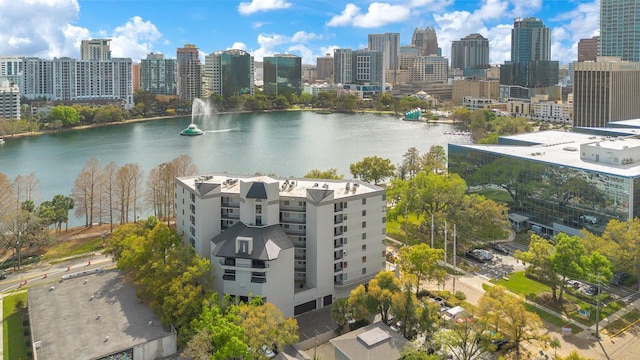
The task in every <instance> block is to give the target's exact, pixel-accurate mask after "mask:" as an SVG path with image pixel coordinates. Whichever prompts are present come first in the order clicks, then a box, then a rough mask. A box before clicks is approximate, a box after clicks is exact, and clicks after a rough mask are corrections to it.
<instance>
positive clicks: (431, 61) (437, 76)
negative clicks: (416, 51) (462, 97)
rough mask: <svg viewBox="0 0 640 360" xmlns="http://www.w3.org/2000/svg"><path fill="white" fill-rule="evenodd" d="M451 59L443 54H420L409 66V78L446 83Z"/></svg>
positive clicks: (418, 80) (411, 79)
mask: <svg viewBox="0 0 640 360" xmlns="http://www.w3.org/2000/svg"><path fill="white" fill-rule="evenodd" d="M448 78H449V59H447V58H445V57H442V56H434V55H432V56H418V57H416V58H415V59H414V62H413V66H411V67H410V68H409V80H410V81H417V82H425V83H446V82H447V80H448Z"/></svg>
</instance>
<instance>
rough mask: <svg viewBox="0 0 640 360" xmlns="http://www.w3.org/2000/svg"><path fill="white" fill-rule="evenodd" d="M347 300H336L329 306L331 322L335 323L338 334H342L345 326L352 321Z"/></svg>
mask: <svg viewBox="0 0 640 360" xmlns="http://www.w3.org/2000/svg"><path fill="white" fill-rule="evenodd" d="M350 308H351V307H350V306H349V299H348V298H338V299H336V301H334V302H333V304H331V309H330V310H329V313H330V315H331V320H333V321H335V323H336V324H337V325H338V332H339V333H342V331H343V330H344V328H345V326H347V324H348V323H349V321H351V320H352V319H353V317H352V316H353V315H351V311H350Z"/></svg>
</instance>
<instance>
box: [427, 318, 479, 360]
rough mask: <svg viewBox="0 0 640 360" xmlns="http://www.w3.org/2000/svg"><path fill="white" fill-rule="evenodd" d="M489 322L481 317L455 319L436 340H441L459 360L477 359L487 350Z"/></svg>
mask: <svg viewBox="0 0 640 360" xmlns="http://www.w3.org/2000/svg"><path fill="white" fill-rule="evenodd" d="M486 331H487V323H486V322H485V321H482V320H481V319H477V318H474V319H471V318H470V319H463V321H460V322H458V321H454V322H453V323H451V324H450V326H449V328H448V329H447V330H444V331H442V332H440V333H438V334H437V335H436V341H437V342H440V343H441V344H443V345H444V347H446V348H447V349H449V352H450V354H452V355H453V356H454V358H456V359H457V360H471V359H476V358H478V357H479V356H480V355H482V354H483V353H485V352H487V351H488V350H489V348H488V347H487V340H486V339H487V336H486Z"/></svg>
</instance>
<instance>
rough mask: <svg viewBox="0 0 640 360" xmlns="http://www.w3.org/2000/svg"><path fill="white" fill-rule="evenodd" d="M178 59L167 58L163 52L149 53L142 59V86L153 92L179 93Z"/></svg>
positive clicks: (160, 93) (159, 93)
mask: <svg viewBox="0 0 640 360" xmlns="http://www.w3.org/2000/svg"><path fill="white" fill-rule="evenodd" d="M177 66H178V65H177V62H176V59H165V58H164V55H163V54H154V53H151V54H147V58H146V59H142V60H141V61H140V88H141V89H142V91H146V92H149V93H152V94H158V95H177V94H178V84H177V80H176V71H177Z"/></svg>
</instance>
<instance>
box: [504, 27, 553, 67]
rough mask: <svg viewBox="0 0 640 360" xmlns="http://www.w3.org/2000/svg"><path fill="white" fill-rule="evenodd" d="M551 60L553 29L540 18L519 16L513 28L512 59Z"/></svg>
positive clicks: (515, 60) (524, 60)
mask: <svg viewBox="0 0 640 360" xmlns="http://www.w3.org/2000/svg"><path fill="white" fill-rule="evenodd" d="M548 60H551V29H549V28H548V27H546V26H545V25H544V24H543V23H542V20H540V19H538V18H531V17H530V18H518V19H515V20H514V21H513V29H511V61H512V62H514V63H516V62H520V63H522V62H527V61H548Z"/></svg>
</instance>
